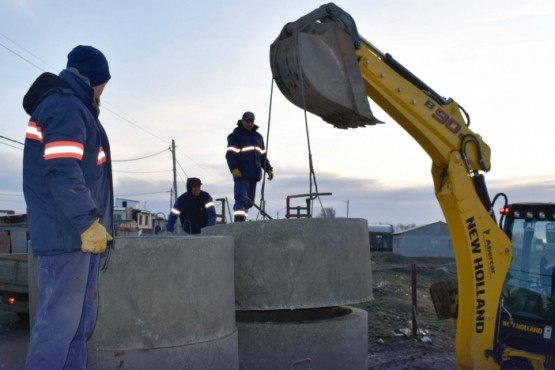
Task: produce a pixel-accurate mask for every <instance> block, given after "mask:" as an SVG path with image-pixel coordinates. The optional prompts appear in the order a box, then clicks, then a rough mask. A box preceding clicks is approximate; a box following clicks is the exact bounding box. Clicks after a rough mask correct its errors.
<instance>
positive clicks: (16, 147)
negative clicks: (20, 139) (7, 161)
mask: <svg viewBox="0 0 555 370" xmlns="http://www.w3.org/2000/svg"><path fill="white" fill-rule="evenodd" d="M0 144H4V145H6V146H10V147H12V148H15V149H19V150H23V148H20V147H17V146H13V145H10V144H6V143H3V142H0Z"/></svg>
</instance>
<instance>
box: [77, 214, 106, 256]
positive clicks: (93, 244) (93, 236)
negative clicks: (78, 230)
mask: <svg viewBox="0 0 555 370" xmlns="http://www.w3.org/2000/svg"><path fill="white" fill-rule="evenodd" d="M110 240H112V235H110V234H109V233H108V232H107V231H106V229H105V228H104V226H102V225H101V224H100V222H98V218H97V219H96V220H95V221H94V222H93V223H92V225H91V226H89V228H88V229H87V230H85V231H83V233H82V234H81V250H82V251H83V252H85V253H94V254H98V253H102V252H104V251H105V250H106V244H107V243H108V242H109V241H110Z"/></svg>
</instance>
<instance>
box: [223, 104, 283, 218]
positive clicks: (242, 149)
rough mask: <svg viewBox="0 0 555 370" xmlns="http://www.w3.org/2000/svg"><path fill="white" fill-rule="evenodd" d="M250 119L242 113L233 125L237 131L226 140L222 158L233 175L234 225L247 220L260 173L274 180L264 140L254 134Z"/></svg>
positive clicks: (255, 130)
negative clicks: (224, 152)
mask: <svg viewBox="0 0 555 370" xmlns="http://www.w3.org/2000/svg"><path fill="white" fill-rule="evenodd" d="M254 119H255V118H254V113H252V112H245V113H243V116H242V118H241V119H240V120H238V121H237V127H236V128H235V129H234V130H233V132H232V133H231V134H229V135H228V137H227V152H226V155H225V158H226V160H227V165H228V167H229V170H230V171H231V174H232V175H233V185H234V186H233V192H234V197H235V204H234V205H233V216H234V221H235V222H241V221H245V220H246V219H247V215H248V210H249V208H251V207H252V205H253V204H254V198H255V195H256V184H257V183H258V182H259V181H260V180H261V179H262V171H264V172H265V173H267V174H268V180H272V179H273V178H274V172H273V168H272V165H270V161H269V160H268V158H267V156H266V148H265V147H264V139H263V138H262V135H260V134H259V133H258V131H257V130H258V126H257V125H255V124H254Z"/></svg>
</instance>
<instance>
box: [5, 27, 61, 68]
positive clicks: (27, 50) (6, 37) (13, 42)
mask: <svg viewBox="0 0 555 370" xmlns="http://www.w3.org/2000/svg"><path fill="white" fill-rule="evenodd" d="M0 35H1V36H2V37H4V38H5V39H6V40H9V41H10V42H11V43H12V44H15V45H17V46H18V47H19V48H21V49H23V50H25V51H26V52H27V53H29V54H30V55H32V56H33V57H34V58H37V59H38V60H40V61H41V62H43V63H44V64H46V65H47V66H49V67H50V68H52V69H56V68H55V67H54V66H52V65H51V64H50V63H48V62H47V61H45V60H44V59H42V58H41V57H39V56H38V55H36V54H35V53H33V52H32V51H30V50H29V49H27V48H25V47H24V46H23V45H21V44H19V43H18V42H16V41H14V40H12V39H11V38H9V37H8V36H6V35H5V34H3V33H2V32H0ZM2 46H4V45H2ZM4 47H6V46H4ZM12 53H14V54H16V55H18V54H17V53H15V52H13V51H12ZM18 56H19V55H18ZM31 64H32V63H31ZM37 68H39V67H37ZM39 69H40V70H42V71H44V70H43V69H42V68H39Z"/></svg>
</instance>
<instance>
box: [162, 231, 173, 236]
mask: <svg viewBox="0 0 555 370" xmlns="http://www.w3.org/2000/svg"><path fill="white" fill-rule="evenodd" d="M162 235H164V236H173V231H169V230H168V231H164V234H162Z"/></svg>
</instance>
